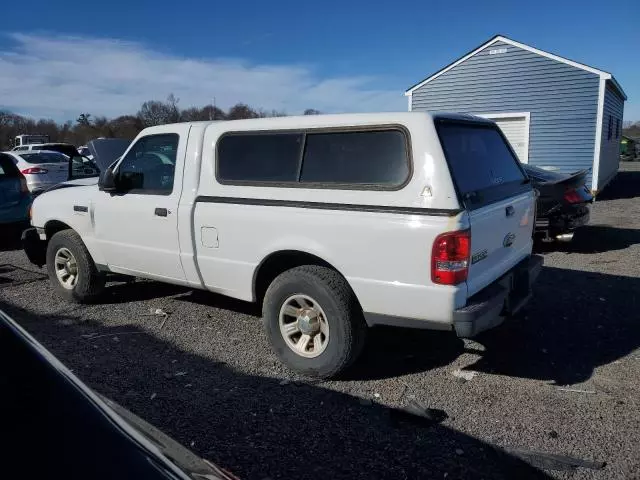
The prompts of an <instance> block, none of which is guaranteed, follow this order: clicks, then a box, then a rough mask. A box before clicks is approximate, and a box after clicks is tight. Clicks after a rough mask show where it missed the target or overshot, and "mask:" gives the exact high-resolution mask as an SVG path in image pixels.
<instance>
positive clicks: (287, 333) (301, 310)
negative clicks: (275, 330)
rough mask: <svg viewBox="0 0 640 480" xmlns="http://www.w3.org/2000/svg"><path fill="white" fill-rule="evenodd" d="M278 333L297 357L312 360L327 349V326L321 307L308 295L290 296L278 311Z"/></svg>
mask: <svg viewBox="0 0 640 480" xmlns="http://www.w3.org/2000/svg"><path fill="white" fill-rule="evenodd" d="M280 333H281V334H282V338H284V341H285V343H286V344H287V346H288V347H289V348H290V349H291V350H293V351H294V352H296V353H297V354H298V355H300V356H302V357H306V358H314V357H317V356H318V355H320V354H321V353H322V352H324V350H325V349H326V348H327V344H328V343H329V324H328V323H327V317H326V315H325V314H324V311H323V310H322V307H320V305H319V304H318V302H316V301H315V300H314V299H313V298H311V297H309V296H308V295H302V294H297V295H292V296H291V297H289V298H287V299H286V300H285V301H284V303H283V305H282V308H281V309H280Z"/></svg>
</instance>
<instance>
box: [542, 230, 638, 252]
mask: <svg viewBox="0 0 640 480" xmlns="http://www.w3.org/2000/svg"><path fill="white" fill-rule="evenodd" d="M637 244H640V230H638V229H633V228H618V227H611V226H608V225H586V226H584V227H581V228H579V229H578V230H576V232H575V234H574V236H573V240H572V241H571V242H568V243H562V242H552V243H542V242H540V243H538V242H536V245H535V250H536V251H537V252H538V253H548V252H565V253H602V252H610V251H614V250H624V249H626V248H629V247H630V246H632V245H637Z"/></svg>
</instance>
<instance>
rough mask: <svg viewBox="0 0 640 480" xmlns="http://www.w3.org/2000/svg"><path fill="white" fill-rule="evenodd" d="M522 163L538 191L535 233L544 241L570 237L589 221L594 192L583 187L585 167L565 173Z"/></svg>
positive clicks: (584, 184) (586, 171) (585, 176)
mask: <svg viewBox="0 0 640 480" xmlns="http://www.w3.org/2000/svg"><path fill="white" fill-rule="evenodd" d="M522 166H523V168H524V169H525V171H526V172H527V175H529V178H530V179H531V182H532V183H533V186H534V187H535V188H536V189H537V190H538V191H539V192H540V197H539V198H538V203H537V209H538V211H537V216H536V234H537V235H538V236H540V237H542V238H543V239H544V240H546V241H552V240H556V239H557V240H570V239H571V237H572V235H573V232H574V231H575V230H576V229H577V228H578V227H581V226H582V225H586V224H587V223H589V204H590V203H591V202H593V195H591V192H589V189H588V188H587V187H586V179H587V173H588V170H582V171H580V172H576V173H571V174H568V173H559V172H554V171H550V170H544V169H542V168H538V167H534V166H532V165H522Z"/></svg>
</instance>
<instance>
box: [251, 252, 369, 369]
mask: <svg viewBox="0 0 640 480" xmlns="http://www.w3.org/2000/svg"><path fill="white" fill-rule="evenodd" d="M296 294H302V295H308V296H309V297H311V298H313V299H314V300H315V301H316V302H317V303H318V304H319V305H320V307H321V308H322V310H323V311H324V313H325V315H326V321H327V323H328V325H329V337H328V338H329V340H328V342H327V344H326V348H325V349H324V351H323V352H322V353H321V354H320V355H318V356H317V357H314V358H306V357H303V356H301V355H299V354H298V353H296V352H295V351H294V350H293V349H292V348H290V347H289V346H288V345H287V343H286V341H285V339H284V337H283V335H282V334H281V333H280V323H279V316H280V310H281V308H282V306H283V305H284V303H285V301H286V300H287V299H288V298H289V297H291V296H292V295H296ZM262 313H263V322H264V327H265V330H266V333H267V337H268V338H269V341H270V342H271V346H272V347H273V349H274V351H275V353H276V355H277V356H278V357H279V358H280V360H281V361H282V362H283V363H284V364H285V365H287V366H288V367H290V368H291V369H292V370H295V371H297V372H299V373H301V374H303V375H307V376H310V377H317V378H330V377H335V376H337V375H338V374H339V373H340V372H342V371H344V370H345V369H346V368H347V367H349V366H350V365H351V364H352V363H353V362H354V361H355V360H356V359H357V357H358V356H359V355H360V353H361V351H362V348H363V346H364V342H365V338H366V333H367V325H366V323H365V321H364V316H363V314H362V309H361V307H360V304H359V303H358V301H357V299H356V297H355V295H354V294H353V292H352V290H351V287H350V286H349V284H348V283H347V281H346V280H345V279H344V277H342V276H341V275H340V274H339V273H338V272H336V271H335V270H332V269H330V268H326V267H320V266H317V265H304V266H301V267H296V268H292V269H291V270H287V271H286V272H284V273H282V274H280V275H279V276H278V277H276V279H275V280H274V281H273V282H272V283H271V285H270V286H269V288H268V289H267V292H266V294H265V298H264V302H263V307H262Z"/></svg>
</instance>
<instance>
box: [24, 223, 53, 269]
mask: <svg viewBox="0 0 640 480" xmlns="http://www.w3.org/2000/svg"><path fill="white" fill-rule="evenodd" d="M22 249H23V250H24V253H25V254H26V255H27V258H28V259H29V261H30V262H31V263H33V264H34V265H37V266H38V267H42V266H43V265H44V264H45V263H46V258H47V242H46V241H44V240H40V233H39V232H38V230H37V229H36V228H27V229H26V230H25V231H24V232H22Z"/></svg>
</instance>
